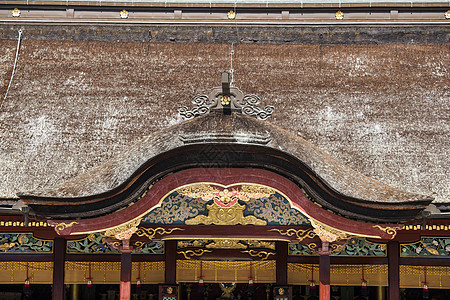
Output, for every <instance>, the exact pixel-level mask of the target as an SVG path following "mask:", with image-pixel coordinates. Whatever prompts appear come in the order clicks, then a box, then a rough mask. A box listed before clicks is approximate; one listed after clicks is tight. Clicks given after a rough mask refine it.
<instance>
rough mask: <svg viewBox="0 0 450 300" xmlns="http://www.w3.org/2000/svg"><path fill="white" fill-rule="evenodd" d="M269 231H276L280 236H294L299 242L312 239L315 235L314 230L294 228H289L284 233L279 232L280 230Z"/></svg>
mask: <svg viewBox="0 0 450 300" xmlns="http://www.w3.org/2000/svg"><path fill="white" fill-rule="evenodd" d="M269 231H278V233H279V234H281V235H287V236H293V235H294V234H295V235H296V236H297V240H299V241H300V242H301V241H303V240H304V239H306V238H310V239H312V238H314V237H315V236H316V235H317V234H316V233H315V232H314V229H305V230H303V229H298V230H296V229H294V228H290V229H288V230H286V231H283V230H280V229H275V228H274V229H270V230H269Z"/></svg>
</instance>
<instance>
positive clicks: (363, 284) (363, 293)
mask: <svg viewBox="0 0 450 300" xmlns="http://www.w3.org/2000/svg"><path fill="white" fill-rule="evenodd" d="M361 273H362V274H361V275H362V276H361V296H368V295H369V291H368V289H367V280H365V279H364V266H362V271H361Z"/></svg>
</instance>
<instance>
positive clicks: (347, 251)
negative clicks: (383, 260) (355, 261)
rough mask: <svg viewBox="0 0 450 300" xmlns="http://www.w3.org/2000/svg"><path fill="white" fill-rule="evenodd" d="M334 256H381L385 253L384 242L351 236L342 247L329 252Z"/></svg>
mask: <svg viewBox="0 0 450 300" xmlns="http://www.w3.org/2000/svg"><path fill="white" fill-rule="evenodd" d="M331 255H335V256H338V255H339V256H341V255H342V256H382V257H385V256H386V255H387V247H386V244H378V243H372V242H369V241H367V240H366V239H365V238H351V239H349V240H348V241H347V243H346V244H345V245H344V246H343V247H338V248H337V251H336V252H334V253H331Z"/></svg>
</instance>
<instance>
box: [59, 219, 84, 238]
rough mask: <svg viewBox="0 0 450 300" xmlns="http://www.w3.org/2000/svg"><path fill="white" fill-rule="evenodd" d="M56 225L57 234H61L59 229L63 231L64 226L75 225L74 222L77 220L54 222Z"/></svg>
mask: <svg viewBox="0 0 450 300" xmlns="http://www.w3.org/2000/svg"><path fill="white" fill-rule="evenodd" d="M55 224H56V225H55V231H56V233H57V234H58V235H61V233H60V232H61V231H63V230H64V229H66V228H70V227H72V226H73V225H75V224H79V223H78V222H75V221H73V222H70V223H64V222H62V223H55Z"/></svg>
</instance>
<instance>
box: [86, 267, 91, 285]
mask: <svg viewBox="0 0 450 300" xmlns="http://www.w3.org/2000/svg"><path fill="white" fill-rule="evenodd" d="M86 279H87V287H88V288H91V287H92V276H91V263H89V277H87V278H86Z"/></svg>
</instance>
